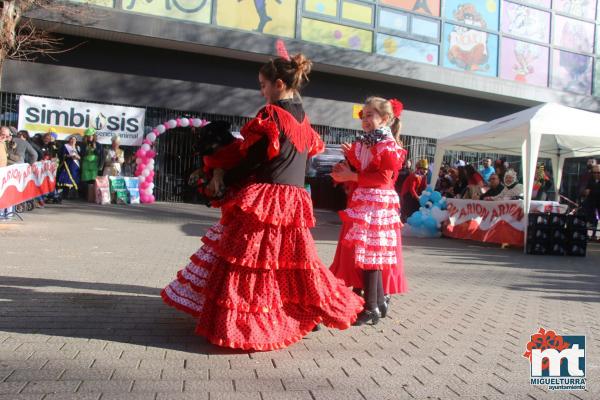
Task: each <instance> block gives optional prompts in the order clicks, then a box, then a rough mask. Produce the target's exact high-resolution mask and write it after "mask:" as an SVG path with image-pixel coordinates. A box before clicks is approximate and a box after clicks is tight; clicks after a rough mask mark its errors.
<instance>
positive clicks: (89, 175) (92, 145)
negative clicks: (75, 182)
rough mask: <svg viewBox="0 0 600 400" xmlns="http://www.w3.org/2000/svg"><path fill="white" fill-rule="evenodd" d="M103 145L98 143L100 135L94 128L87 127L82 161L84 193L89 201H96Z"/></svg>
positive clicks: (84, 135) (84, 134) (84, 133)
mask: <svg viewBox="0 0 600 400" xmlns="http://www.w3.org/2000/svg"><path fill="white" fill-rule="evenodd" d="M103 154H104V153H103V151H102V145H101V144H100V143H98V136H96V130H95V129H94V128H87V129H86V130H85V131H84V132H83V153H82V157H83V159H82V162H81V182H82V185H81V187H82V194H83V195H85V197H86V198H87V201H89V202H93V201H94V194H95V192H94V183H95V181H96V177H97V176H98V172H99V171H100V162H101V161H102V155H103Z"/></svg>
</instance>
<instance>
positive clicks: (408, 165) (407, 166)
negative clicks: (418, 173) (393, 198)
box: [395, 160, 412, 194]
mask: <svg viewBox="0 0 600 400" xmlns="http://www.w3.org/2000/svg"><path fill="white" fill-rule="evenodd" d="M411 173H412V161H410V160H406V161H404V164H402V168H401V169H400V171H398V179H397V180H396V185H395V188H396V193H398V194H400V191H402V185H403V184H404V181H405V180H406V178H408V176H409V175H410V174H411Z"/></svg>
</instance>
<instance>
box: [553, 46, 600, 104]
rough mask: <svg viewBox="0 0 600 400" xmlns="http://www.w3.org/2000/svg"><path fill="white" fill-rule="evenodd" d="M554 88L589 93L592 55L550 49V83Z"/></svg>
mask: <svg viewBox="0 0 600 400" xmlns="http://www.w3.org/2000/svg"><path fill="white" fill-rule="evenodd" d="M551 86H552V87H553V88H554V89H559V90H566V91H568V92H574V93H580V94H590V92H591V89H592V57H587V56H583V55H581V54H575V53H571V52H568V51H561V50H553V51H552V83H551Z"/></svg>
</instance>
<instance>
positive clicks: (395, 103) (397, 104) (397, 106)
mask: <svg viewBox="0 0 600 400" xmlns="http://www.w3.org/2000/svg"><path fill="white" fill-rule="evenodd" d="M389 102H390V103H391V104H392V110H393V111H394V117H396V118H400V115H401V114H402V110H404V104H402V102H401V101H400V100H398V99H390V100H389Z"/></svg>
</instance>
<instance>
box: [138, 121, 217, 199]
mask: <svg viewBox="0 0 600 400" xmlns="http://www.w3.org/2000/svg"><path fill="white" fill-rule="evenodd" d="M206 124H208V121H206V120H204V119H200V118H177V119H170V120H168V121H167V122H164V123H162V124H160V125H158V126H156V127H155V128H153V129H152V130H151V131H150V132H149V133H148V134H147V135H146V138H145V139H144V141H143V142H142V143H143V144H142V147H140V148H139V149H138V150H137V151H136V153H135V157H136V159H135V163H136V168H135V176H137V177H138V178H139V180H140V201H141V202H142V203H154V201H155V198H154V194H153V193H154V157H155V156H156V151H154V150H153V147H154V143H155V142H156V139H158V137H159V136H160V135H162V134H164V133H165V132H166V131H168V130H169V129H174V128H187V127H189V126H192V127H194V128H200V127H203V126H204V125H206Z"/></svg>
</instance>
